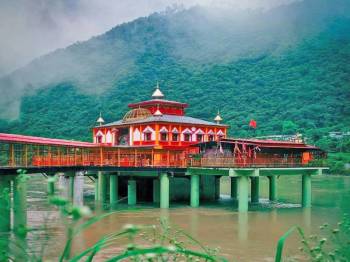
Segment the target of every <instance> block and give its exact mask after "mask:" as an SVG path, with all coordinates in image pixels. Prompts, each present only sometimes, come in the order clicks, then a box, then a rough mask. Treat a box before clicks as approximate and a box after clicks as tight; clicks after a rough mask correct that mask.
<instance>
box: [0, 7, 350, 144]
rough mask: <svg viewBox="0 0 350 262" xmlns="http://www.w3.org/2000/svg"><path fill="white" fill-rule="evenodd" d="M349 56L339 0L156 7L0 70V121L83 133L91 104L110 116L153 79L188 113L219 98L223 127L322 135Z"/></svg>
mask: <svg viewBox="0 0 350 262" xmlns="http://www.w3.org/2000/svg"><path fill="white" fill-rule="evenodd" d="M349 61H350V4H349V1H348V0H335V1H334V0H305V1H302V2H300V1H298V2H294V3H291V4H289V5H285V6H280V7H277V8H274V9H271V10H268V11H264V10H258V11H256V10H247V11H244V12H242V11H241V12H234V11H232V10H225V11H223V10H219V9H207V8H201V7H195V8H192V9H189V10H172V11H168V12H164V13H157V14H153V15H151V16H149V17H145V18H139V19H137V20H135V21H133V22H130V23H126V24H123V25H120V26H117V27H115V28H113V29H111V30H110V31H108V32H106V33H105V34H103V35H100V36H97V37H94V38H92V39H90V40H88V41H86V42H81V43H76V44H74V45H72V46H69V47H67V48H65V49H60V50H57V51H55V52H53V53H50V54H48V55H46V56H43V57H40V58H38V59H36V60H35V61H33V62H32V63H30V64H29V65H27V66H26V67H24V68H21V69H19V70H17V71H15V72H13V73H12V74H10V75H8V76H6V77H3V78H1V79H0V89H1V90H2V93H3V94H2V96H0V109H1V111H0V118H1V119H2V120H0V132H11V133H21V134H29V135H38V136H47V137H57V138H71V139H84V140H90V139H91V134H90V128H91V127H92V126H93V125H94V124H95V123H94V122H95V120H96V118H97V117H98V114H99V112H100V111H102V113H103V116H104V118H105V120H106V121H107V122H109V121H114V120H116V119H119V118H121V117H122V116H123V114H124V113H125V112H126V111H127V104H128V103H130V102H135V101H140V100H145V99H149V98H150V95H151V93H152V90H153V88H154V86H155V83H156V81H158V80H159V81H160V85H161V88H162V91H163V92H164V93H165V94H166V97H167V98H169V99H172V100H178V101H181V102H187V103H189V105H190V107H189V109H188V110H187V113H188V114H189V115H192V116H195V117H199V118H203V119H208V120H211V119H213V117H214V116H215V113H216V111H217V110H218V109H220V112H221V114H222V116H223V118H224V122H225V123H227V124H229V125H230V126H231V135H232V136H253V135H266V134H280V133H284V134H290V133H295V132H297V131H299V132H302V133H304V134H305V135H307V136H308V137H309V138H310V139H311V140H312V141H316V142H317V141H319V142H320V143H322V136H323V135H324V134H326V133H327V132H329V131H332V130H333V131H348V130H349V128H350V103H349V101H350V63H349ZM250 119H255V120H256V121H257V123H258V128H257V129H256V130H255V131H254V130H250V129H249V128H248V123H249V120H250Z"/></svg>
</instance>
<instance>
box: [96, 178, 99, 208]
mask: <svg viewBox="0 0 350 262" xmlns="http://www.w3.org/2000/svg"><path fill="white" fill-rule="evenodd" d="M98 197H99V195H98V176H96V177H95V201H96V202H97V201H98Z"/></svg>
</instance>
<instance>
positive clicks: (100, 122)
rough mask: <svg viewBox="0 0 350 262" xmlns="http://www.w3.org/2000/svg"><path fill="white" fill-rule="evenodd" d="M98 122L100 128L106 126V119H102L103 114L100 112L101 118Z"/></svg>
mask: <svg viewBox="0 0 350 262" xmlns="http://www.w3.org/2000/svg"><path fill="white" fill-rule="evenodd" d="M96 122H97V123H98V124H99V125H100V126H102V125H103V124H104V122H105V121H104V119H103V118H102V113H101V112H100V116H99V118H98V119H97V120H96Z"/></svg>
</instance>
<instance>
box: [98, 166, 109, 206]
mask: <svg viewBox="0 0 350 262" xmlns="http://www.w3.org/2000/svg"><path fill="white" fill-rule="evenodd" d="M106 198H107V174H106V173H103V172H101V171H99V172H98V202H99V203H100V204H102V205H104V204H105V203H106Z"/></svg>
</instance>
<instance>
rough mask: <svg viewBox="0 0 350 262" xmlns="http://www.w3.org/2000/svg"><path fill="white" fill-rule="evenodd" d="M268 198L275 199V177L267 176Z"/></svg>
mask: <svg viewBox="0 0 350 262" xmlns="http://www.w3.org/2000/svg"><path fill="white" fill-rule="evenodd" d="M268 178H269V199H270V201H277V177H276V176H269V177H268Z"/></svg>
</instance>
